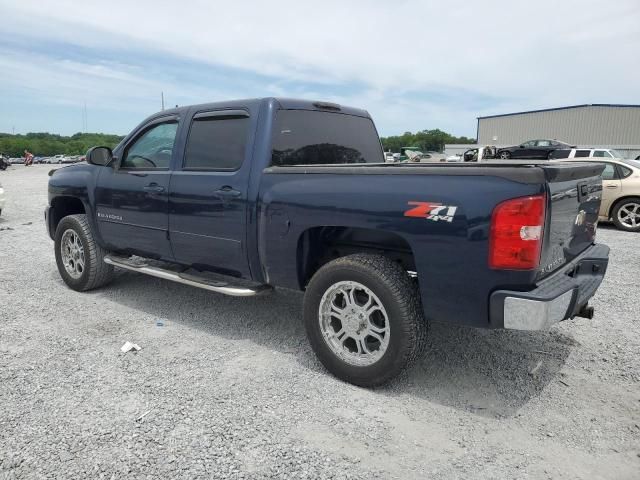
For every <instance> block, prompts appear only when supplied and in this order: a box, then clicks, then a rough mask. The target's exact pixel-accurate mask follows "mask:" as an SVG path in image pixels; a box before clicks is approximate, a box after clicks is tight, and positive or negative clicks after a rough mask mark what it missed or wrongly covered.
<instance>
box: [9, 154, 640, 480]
mask: <svg viewBox="0 0 640 480" xmlns="http://www.w3.org/2000/svg"><path fill="white" fill-rule="evenodd" d="M48 170H49V167H48V166H34V167H32V168H25V167H22V166H14V167H12V168H11V169H9V171H7V172H0V182H2V184H3V185H4V187H5V189H6V191H7V196H8V201H7V205H6V208H5V210H4V212H3V214H2V217H0V479H10V478H87V477H88V478H122V477H125V476H130V477H135V478H158V477H161V478H178V477H180V478H296V479H298V478H354V479H356V478H366V479H370V478H402V479H405V478H408V479H411V478H464V479H488V478H496V479H506V478H550V479H556V478H563V479H573V478H584V479H590V480H593V479H601V478H611V479H632V478H633V479H638V478H640V457H639V456H640V388H639V387H640V371H639V367H640V313H639V312H638V302H637V298H638V297H637V295H638V293H637V291H638V290H637V289H638V280H639V279H640V273H639V272H640V257H639V256H638V242H639V240H640V236H639V235H637V234H630V233H623V232H619V231H616V230H614V229H612V228H610V227H604V226H603V227H602V228H601V229H600V231H599V233H598V238H599V241H601V242H604V243H607V244H608V245H609V246H610V247H611V250H612V251H611V263H610V269H609V272H608V274H607V277H606V279H605V282H604V284H603V285H602V287H601V288H600V290H599V292H598V294H597V296H596V298H595V299H594V301H593V302H592V303H593V305H594V307H595V309H596V317H595V318H594V319H593V320H586V319H576V320H573V321H568V322H565V323H564V324H562V325H560V326H558V327H555V328H553V329H552V330H551V331H550V332H542V333H525V332H507V331H488V330H474V329H463V328H452V327H445V326H434V327H433V329H432V332H431V339H430V345H429V348H428V352H427V353H426V355H425V356H424V358H423V359H422V360H421V361H420V362H419V363H418V365H417V366H416V367H415V368H413V369H412V370H411V371H409V372H408V373H407V374H406V375H404V376H403V377H402V378H399V379H398V380H396V381H394V382H393V383H392V384H391V385H388V386H386V387H384V388H379V389H376V390H366V389H362V388H358V387H354V386H352V385H348V384H345V383H342V382H340V381H338V380H336V379H335V378H333V377H331V376H330V375H329V374H327V373H326V372H325V371H324V370H323V368H322V366H321V365H320V364H319V363H318V361H317V360H316V359H315V357H314V355H313V353H312V351H311V349H310V348H309V346H308V344H307V341H306V338H305V334H304V329H303V327H302V323H301V305H302V295H301V294H299V293H295V292H290V291H285V290H281V291H277V292H275V293H274V294H273V295H271V296H268V297H263V298H250V299H235V298H230V297H224V296H221V295H216V294H212V293H208V292H205V291H203V290H199V289H194V288H189V287H186V286H182V285H178V284H173V283H170V282H167V281H162V280H159V279H154V278H151V277H146V276H142V275H135V274H131V273H122V274H121V275H119V276H118V278H117V279H116V280H115V281H114V282H113V284H111V285H110V286H108V287H106V288H103V289H100V290H97V291H93V292H90V293H76V292H74V291H72V290H70V289H68V288H66V287H65V285H64V284H63V283H62V281H61V279H60V277H59V276H58V273H57V270H56V265H55V261H54V256H53V243H52V241H51V240H50V239H49V238H48V236H47V235H46V232H45V227H44V222H43V208H44V206H45V204H46V182H47V175H46V173H47V172H48ZM427 308H428V306H427ZM158 322H161V323H162V325H159V323H158ZM127 340H130V341H132V342H135V343H138V344H139V345H140V346H141V347H142V350H141V351H140V352H139V353H137V354H133V353H127V354H123V353H121V352H120V346H121V345H122V344H123V343H124V342H125V341H127ZM536 368H537V370H536ZM533 370H535V373H533V374H531V373H530V372H532V371H533ZM143 415H144V416H143Z"/></svg>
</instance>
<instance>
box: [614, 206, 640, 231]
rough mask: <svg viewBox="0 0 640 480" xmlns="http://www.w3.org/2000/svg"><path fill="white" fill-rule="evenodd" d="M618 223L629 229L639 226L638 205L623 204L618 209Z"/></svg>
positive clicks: (639, 208)
mask: <svg viewBox="0 0 640 480" xmlns="http://www.w3.org/2000/svg"><path fill="white" fill-rule="evenodd" d="M618 221H619V222H620V223H621V224H622V225H624V226H625V227H629V228H637V227H639V226H640V203H636V202H630V203H625V204H624V205H622V206H621V207H620V208H619V209H618Z"/></svg>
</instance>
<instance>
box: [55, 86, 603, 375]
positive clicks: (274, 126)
mask: <svg viewBox="0 0 640 480" xmlns="http://www.w3.org/2000/svg"><path fill="white" fill-rule="evenodd" d="M87 163H88V164H79V165H73V166H70V167H65V168H61V169H58V170H55V171H52V174H51V177H50V179H49V207H48V208H47V211H46V214H45V217H46V222H47V227H48V230H49V234H50V236H51V238H52V239H53V240H54V241H55V256H56V261H57V265H58V269H59V271H60V275H61V276H62V278H63V280H64V281H65V282H66V283H67V285H68V286H69V287H71V288H73V289H75V290H79V291H83V290H90V289H93V288H96V287H100V286H102V285H104V284H106V283H107V282H109V281H110V280H111V279H112V276H113V271H114V267H118V268H122V269H126V270H131V271H134V272H140V273H144V274H148V275H152V276H156V277H160V278H164V279H167V280H171V281H175V282H180V283H183V284H187V285H192V286H196V287H200V288H204V289H207V290H211V291H214V292H219V293H223V294H228V295H236V296H249V295H258V294H262V293H266V292H268V291H270V290H271V289H272V288H273V287H283V288H287V289H294V290H303V291H305V297H304V322H305V326H306V330H307V334H308V337H309V340H310V342H311V345H312V347H313V349H314V351H315V352H316V354H317V355H318V357H319V359H320V360H321V362H322V363H323V364H324V365H325V366H326V368H327V369H328V370H330V371H331V372H332V373H334V374H335V375H336V376H338V377H340V378H342V379H344V380H347V381H349V382H352V383H355V384H358V385H363V386H373V385H378V384H381V383H383V382H385V381H387V380H389V379H390V378H392V377H393V376H395V375H397V374H398V373H399V372H400V371H401V370H402V369H403V368H405V367H406V366H407V365H408V364H409V363H410V362H411V361H412V360H413V359H415V358H416V357H417V356H418V355H419V353H420V352H421V349H422V348H423V347H424V345H425V339H426V336H427V331H428V325H429V323H430V322H444V323H456V324H464V325H469V326H474V327H485V328H509V329H520V330H539V329H545V328H548V327H549V326H551V325H552V324H554V323H556V322H559V321H562V320H565V319H568V318H572V317H574V316H583V317H587V318H591V317H592V316H593V309H592V308H591V307H590V306H589V305H588V301H589V299H590V298H591V297H592V296H593V295H594V294H595V292H596V289H597V288H598V286H599V285H600V283H601V281H602V279H603V277H604V274H605V271H606V268H607V262H608V255H609V249H608V248H607V247H606V246H605V245H602V244H596V243H595V234H596V227H597V219H598V209H599V205H600V199H601V193H602V183H601V177H600V174H601V171H602V168H603V167H602V166H600V165H595V164H579V163H571V164H562V163H554V164H552V165H551V164H549V163H543V162H538V163H536V162H535V161H530V162H527V161H512V162H505V161H501V162H500V163H486V164H440V163H435V164H425V163H419V164H402V163H400V164H389V163H385V162H384V157H383V151H382V148H381V145H380V140H379V137H378V134H377V132H376V129H375V126H374V124H373V121H372V120H371V118H370V116H369V114H368V113H367V112H366V111H363V110H359V109H355V108H349V107H345V106H342V105H336V104H332V103H325V102H311V101H302V100H290V99H274V98H266V99H254V100H238V101H229V102H223V103H211V104H206V105H195V106H190V107H183V108H176V109H172V110H165V111H162V112H159V113H157V114H155V115H153V116H151V117H149V118H148V119H146V120H145V121H144V122H142V123H141V124H140V125H139V126H138V127H136V128H135V129H134V130H133V132H131V134H129V135H128V136H127V137H126V138H125V139H124V140H123V141H122V142H121V143H120V144H119V145H118V146H117V147H116V148H115V149H114V150H113V151H111V150H110V149H108V148H105V147H96V148H93V149H91V150H90V151H89V152H88V154H87Z"/></svg>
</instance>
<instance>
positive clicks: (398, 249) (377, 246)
mask: <svg viewBox="0 0 640 480" xmlns="http://www.w3.org/2000/svg"><path fill="white" fill-rule="evenodd" d="M354 253H375V254H378V255H384V256H385V257H388V258H390V259H392V260H393V261H396V262H398V263H400V264H401V265H402V267H403V268H404V269H405V270H408V271H415V270H416V266H415V261H414V258H413V252H412V250H411V247H410V245H409V243H408V242H407V241H406V240H405V239H404V238H403V237H401V236H400V235H398V234H396V233H392V232H385V231H383V230H373V229H368V228H354V227H335V226H332V227H314V228H310V229H308V230H306V231H304V232H303V233H302V235H300V238H299V239H298V250H297V264H298V280H299V283H300V286H301V287H302V288H304V287H305V286H306V285H307V283H309V280H310V279H311V277H313V275H314V274H315V273H316V272H317V271H318V269H319V268H320V267H322V266H323V265H324V264H325V263H328V262H330V261H332V260H335V259H336V258H339V257H344V256H346V255H351V254H354Z"/></svg>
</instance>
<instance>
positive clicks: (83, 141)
mask: <svg viewBox="0 0 640 480" xmlns="http://www.w3.org/2000/svg"><path fill="white" fill-rule="evenodd" d="M122 138H123V137H122V136H120V135H109V134H105V133H76V134H74V135H71V136H69V137H66V136H63V135H54V134H52V133H27V134H26V135H12V134H10V133H0V153H4V154H5V155H8V156H10V157H21V156H23V154H24V151H25V150H29V151H30V152H31V153H33V154H34V155H35V156H39V157H50V156H53V155H58V154H65V155H84V154H85V153H86V152H87V150H88V149H89V148H91V147H94V146H96V145H100V146H105V147H111V148H113V147H115V146H116V145H117V144H118V143H119V142H120V140H122ZM381 141H382V146H383V147H384V149H385V151H389V150H391V151H392V152H400V148H402V147H417V148H418V149H419V150H422V151H423V152H426V151H437V152H441V151H442V150H444V146H445V144H447V143H476V140H475V138H468V137H456V136H454V135H450V134H448V133H447V132H443V131H442V130H439V129H437V128H436V129H434V130H422V131H419V132H416V133H411V132H405V133H403V134H402V135H395V136H391V137H382V138H381Z"/></svg>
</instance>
